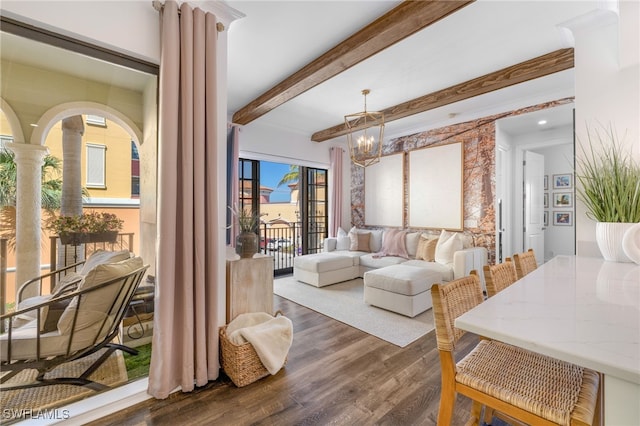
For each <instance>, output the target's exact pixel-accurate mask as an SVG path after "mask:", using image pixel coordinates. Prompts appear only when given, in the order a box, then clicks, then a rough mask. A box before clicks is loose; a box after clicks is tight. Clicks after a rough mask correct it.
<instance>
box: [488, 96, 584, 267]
mask: <svg viewBox="0 0 640 426" xmlns="http://www.w3.org/2000/svg"><path fill="white" fill-rule="evenodd" d="M545 121H546V122H545ZM573 135H574V125H573V105H572V104H568V105H562V106H559V107H555V108H549V109H545V110H539V111H534V112H531V113H528V114H522V115H519V116H515V117H508V118H505V119H502V120H498V121H497V122H496V212H497V214H496V217H497V220H496V235H497V236H498V238H496V262H502V261H504V260H505V259H506V258H507V257H511V256H512V255H513V254H514V253H519V252H523V251H526V250H527V249H529V248H533V249H534V250H535V251H536V257H537V258H538V261H539V263H543V262H546V261H548V260H550V259H552V258H553V257H555V256H557V255H573V254H575V220H574V219H575V218H574V215H575V186H574V179H573V170H574V137H573ZM527 153H533V154H537V155H540V156H542V157H543V160H544V174H543V176H542V179H543V181H542V185H541V188H542V189H541V190H538V189H536V193H535V194H529V197H528V198H527V197H526V195H527V194H526V191H527V188H526V184H525V173H526V172H525V164H524V163H525V157H526V156H527ZM556 179H559V181H558V182H556V181H555V180H556ZM532 195H535V197H532ZM527 200H534V201H535V204H539V203H538V201H537V200H540V201H541V204H542V210H541V211H542V213H541V214H542V218H541V219H538V216H534V219H536V220H540V221H541V225H542V226H541V232H542V237H543V240H544V243H540V241H541V240H537V241H538V243H540V244H539V245H538V246H535V244H532V241H533V240H531V239H530V238H528V234H527V220H526V219H527V211H526V206H527V204H526V203H527ZM538 211H540V209H539V208H538ZM536 247H537V248H536ZM542 247H543V248H542ZM539 251H541V252H540V253H538V252H539Z"/></svg>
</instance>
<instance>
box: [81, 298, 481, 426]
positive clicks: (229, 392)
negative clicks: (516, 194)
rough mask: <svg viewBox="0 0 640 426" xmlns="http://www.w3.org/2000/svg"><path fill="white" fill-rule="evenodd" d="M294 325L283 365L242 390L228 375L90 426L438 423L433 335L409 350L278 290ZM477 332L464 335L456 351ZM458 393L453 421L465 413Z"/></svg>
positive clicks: (281, 305)
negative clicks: (195, 388)
mask: <svg viewBox="0 0 640 426" xmlns="http://www.w3.org/2000/svg"><path fill="white" fill-rule="evenodd" d="M274 308H275V309H276V310H277V309H280V310H282V312H283V313H284V315H285V316H287V317H288V318H290V319H291V320H292V321H293V324H294V342H293V346H292V347H291V350H290V352H289V357H288V363H287V365H286V367H285V368H284V369H283V370H281V371H280V372H279V373H278V374H276V375H275V376H269V377H267V378H264V379H262V380H259V381H257V382H255V383H252V384H251V385H248V386H245V387H242V388H237V387H235V385H234V384H233V383H231V381H230V380H229V378H227V377H226V376H224V375H222V376H221V377H220V379H218V380H217V381H215V382H212V383H210V384H208V385H207V386H204V387H202V388H198V389H197V390H195V391H193V392H191V393H176V394H173V395H171V396H170V397H169V398H167V399H166V400H149V401H145V402H143V403H140V404H138V405H136V406H133V407H130V408H128V409H126V410H123V411H121V412H117V413H113V414H112V415H110V416H109V417H106V418H103V419H100V420H98V421H95V422H93V423H92V424H93V425H96V426H100V425H123V424H124V425H174V426H175V425H182V424H189V425H328V424H331V425H372V424H376V425H435V424H436V418H437V413H438V403H439V400H440V362H439V359H438V350H437V348H436V339H435V333H434V332H431V333H429V334H427V335H426V336H424V337H422V338H420V339H419V340H417V341H415V342H413V343H412V344H411V345H409V346H407V347H405V348H399V347H397V346H395V345H393V344H391V343H388V342H386V341H384V340H380V339H378V338H376V337H374V336H371V335H369V334H367V333H364V332H362V331H360V330H357V329H355V328H353V327H350V326H348V325H345V324H343V323H341V322H338V321H336V320H333V319H331V318H329V317H326V316H324V315H321V314H319V313H317V312H314V311H312V310H310V309H307V308H305V307H303V306H300V305H297V304H295V303H293V302H290V301H289V300H287V299H284V298H281V297H279V296H274ZM476 343H477V337H475V336H473V335H471V334H467V335H465V336H464V337H463V339H462V340H461V342H460V345H459V350H458V354H457V355H458V356H459V357H460V356H464V354H465V353H466V352H467V351H468V350H470V348H471V347H472V346H474V345H475V344H476ZM470 407H471V404H470V401H469V400H468V399H466V398H463V397H459V398H458V401H457V403H456V411H455V418H454V421H453V423H452V424H453V425H463V424H464V423H465V422H466V420H467V419H468V413H469V409H470Z"/></svg>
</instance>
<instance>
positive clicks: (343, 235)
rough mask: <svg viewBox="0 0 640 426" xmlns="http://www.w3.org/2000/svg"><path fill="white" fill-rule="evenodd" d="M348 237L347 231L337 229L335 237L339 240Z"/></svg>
mask: <svg viewBox="0 0 640 426" xmlns="http://www.w3.org/2000/svg"><path fill="white" fill-rule="evenodd" d="M348 236H349V235H347V231H345V230H344V229H342V228H338V235H336V237H338V238H340V237H348Z"/></svg>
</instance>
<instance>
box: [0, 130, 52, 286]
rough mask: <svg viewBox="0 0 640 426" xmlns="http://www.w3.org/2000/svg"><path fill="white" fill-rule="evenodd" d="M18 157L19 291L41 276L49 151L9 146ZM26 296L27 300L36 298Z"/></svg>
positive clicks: (17, 280) (17, 269)
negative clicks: (42, 212)
mask: <svg viewBox="0 0 640 426" xmlns="http://www.w3.org/2000/svg"><path fill="white" fill-rule="evenodd" d="M6 147H7V148H9V149H10V150H11V151H13V153H14V154H15V161H16V169H17V175H18V176H17V188H16V290H17V289H18V288H19V287H20V285H22V283H24V282H25V281H27V280H28V279H31V278H34V277H37V276H39V275H40V250H41V249H40V247H41V241H40V240H41V233H40V230H41V224H40V222H41V219H40V206H41V202H42V200H41V192H42V166H43V164H44V157H45V156H46V155H47V154H48V152H49V150H48V149H47V147H45V146H42V145H31V144H25V143H7V144H6ZM35 295H36V294H35V289H34V291H33V294H25V295H24V296H26V297H30V296H35Z"/></svg>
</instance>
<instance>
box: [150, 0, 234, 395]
mask: <svg viewBox="0 0 640 426" xmlns="http://www.w3.org/2000/svg"><path fill="white" fill-rule="evenodd" d="M161 28H162V35H161V37H162V52H161V57H160V105H159V109H160V116H159V124H160V125H159V142H158V143H159V146H158V175H159V176H158V181H159V190H158V212H159V213H158V241H157V244H158V246H157V265H158V266H157V271H156V278H157V284H156V285H157V290H156V295H157V297H156V308H155V318H154V330H153V352H152V356H151V367H150V371H149V393H150V394H151V395H153V396H154V397H156V398H166V397H167V396H169V393H170V392H171V391H172V390H173V389H175V388H176V387H178V386H180V387H181V388H182V390H183V391H185V392H188V391H191V390H193V389H194V387H195V386H201V385H204V384H206V383H207V382H208V381H209V380H214V379H216V378H217V377H218V371H219V359H218V327H219V326H220V325H221V324H218V316H219V315H218V313H219V312H218V310H219V309H218V300H217V299H218V297H217V295H216V294H217V287H218V286H220V285H224V283H219V282H217V275H218V269H219V267H220V266H219V265H220V264H222V262H223V259H222V258H223V257H224V253H219V251H220V250H218V249H217V241H218V240H219V239H220V238H224V234H223V233H222V231H221V230H219V228H218V223H219V218H218V202H217V192H218V191H219V189H220V188H221V185H220V182H218V178H217V174H216V171H217V167H216V165H217V153H216V145H217V143H218V141H217V140H216V134H217V128H216V127H217V111H216V98H217V96H218V90H217V87H216V50H217V45H216V43H217V30H216V17H215V16H214V15H213V14H210V13H205V12H204V11H202V10H201V9H198V8H196V9H192V8H191V7H190V6H189V5H188V4H186V3H183V4H182V6H181V7H180V14H178V6H177V3H176V2H175V1H167V2H166V3H165V6H164V8H163V10H162V11H161ZM220 143H224V142H220Z"/></svg>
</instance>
